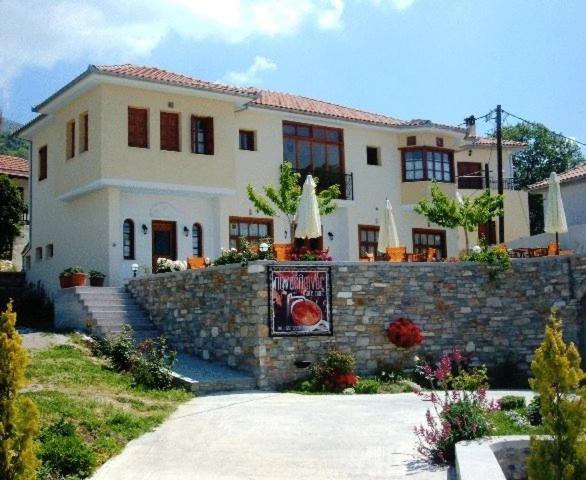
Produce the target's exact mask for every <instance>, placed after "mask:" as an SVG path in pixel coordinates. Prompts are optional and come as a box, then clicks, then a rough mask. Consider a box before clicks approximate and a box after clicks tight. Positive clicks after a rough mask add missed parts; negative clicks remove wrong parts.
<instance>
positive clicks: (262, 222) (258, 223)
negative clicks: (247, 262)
mask: <svg viewBox="0 0 586 480" xmlns="http://www.w3.org/2000/svg"><path fill="white" fill-rule="evenodd" d="M229 221H230V248H239V247H240V245H239V244H238V239H239V238H240V237H245V238H247V239H248V240H250V241H253V242H254V241H256V242H258V241H259V240H260V239H261V238H265V237H272V236H273V221H272V220H271V219H269V218H250V217H230V219H229Z"/></svg>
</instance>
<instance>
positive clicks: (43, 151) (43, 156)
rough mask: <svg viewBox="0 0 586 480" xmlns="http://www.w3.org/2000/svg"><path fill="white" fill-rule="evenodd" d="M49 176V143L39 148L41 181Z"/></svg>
mask: <svg viewBox="0 0 586 480" xmlns="http://www.w3.org/2000/svg"><path fill="white" fill-rule="evenodd" d="M45 178H47V145H45V146H44V147H41V148H39V181H41V180H45Z"/></svg>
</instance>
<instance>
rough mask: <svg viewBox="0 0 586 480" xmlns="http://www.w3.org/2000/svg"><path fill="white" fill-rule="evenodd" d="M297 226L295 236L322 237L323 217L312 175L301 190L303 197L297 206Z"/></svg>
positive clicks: (308, 176)
mask: <svg viewBox="0 0 586 480" xmlns="http://www.w3.org/2000/svg"><path fill="white" fill-rule="evenodd" d="M295 218H296V220H297V227H296V228H295V238H318V237H321V218H320V215H319V205H318V203H317V195H316V194H315V182H314V181H313V178H312V176H311V175H307V178H306V179H305V183H304V184H303V191H302V192H301V199H300V200H299V205H298V206H297V214H296V215H295Z"/></svg>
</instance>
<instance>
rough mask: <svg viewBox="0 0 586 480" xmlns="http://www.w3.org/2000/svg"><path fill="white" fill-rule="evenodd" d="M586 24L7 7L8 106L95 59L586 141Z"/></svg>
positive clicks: (444, 14) (486, 12) (4, 86)
mask: <svg viewBox="0 0 586 480" xmlns="http://www.w3.org/2000/svg"><path fill="white" fill-rule="evenodd" d="M585 18H586V2H584V1H581V0H559V1H554V0H551V1H544V0H490V1H487V0H485V1H477V0H474V1H473V0H296V1H290V0H257V1H246V0H213V1H209V0H142V1H138V0H85V1H82V0H50V1H48V0H22V1H16V0H0V45H2V48H1V49H0V102H1V103H0V107H1V109H2V111H3V114H4V116H5V117H7V118H10V119H13V120H17V121H20V122H24V121H27V120H29V119H30V118H32V116H33V114H32V113H31V111H30V107H31V106H32V105H34V104H37V103H40V102H41V101H42V100H43V99H44V98H46V97H47V96H48V95H50V94H51V93H53V92H54V91H55V90H57V89H58V88H60V87H61V86H63V85H64V84H65V83H67V82H68V81H69V80H71V79H72V78H73V77H75V76H76V75H78V74H79V73H81V72H82V71H83V70H84V69H85V68H87V65H88V64H92V63H93V64H115V63H136V64H142V65H153V66H158V67H161V68H166V69H169V70H172V71H176V72H180V73H185V74H188V75H192V76H195V77H198V78H203V79H206V80H221V81H226V82H229V83H241V84H245V85H255V86H259V87H263V88H267V89H271V90H277V91H286V92H292V93H297V94H302V95H306V96H309V97H313V98H318V99H322V100H328V101H332V102H334V103H339V104H343V105H348V106H353V107H357V108H362V109H365V110H369V111H374V112H377V113H384V114H388V115H392V116H396V117H398V118H402V119H412V118H426V119H431V120H433V121H437V122H444V123H449V124H460V123H461V122H462V120H463V118H464V117H465V116H468V115H470V114H484V113H486V112H488V111H489V110H491V109H492V108H494V106H495V105H496V104H497V103H501V104H502V105H503V108H504V109H505V110H508V111H510V112H512V113H515V114H517V115H520V116H521V117H524V118H527V119H530V120H534V121H540V122H543V123H545V124H546V125H547V126H548V127H550V128H552V129H553V130H556V131H561V132H563V133H564V134H566V135H568V136H572V137H575V138H577V139H578V140H581V141H583V142H586V91H585V87H586V28H584V19H585ZM507 121H508V122H509V123H511V122H513V120H512V119H510V118H509V119H508V120H507ZM480 126H481V127H482V126H483V125H482V124H481V125H480ZM484 127H485V128H487V127H488V125H484Z"/></svg>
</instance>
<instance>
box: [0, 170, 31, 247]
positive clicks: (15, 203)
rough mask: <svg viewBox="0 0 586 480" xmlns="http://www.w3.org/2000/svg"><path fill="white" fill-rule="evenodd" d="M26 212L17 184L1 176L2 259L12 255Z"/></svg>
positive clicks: (0, 227)
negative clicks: (15, 239)
mask: <svg viewBox="0 0 586 480" xmlns="http://www.w3.org/2000/svg"><path fill="white" fill-rule="evenodd" d="M25 210H26V205H25V203H24V199H23V198H22V194H21V193H20V190H19V189H18V187H17V186H16V184H15V183H14V182H13V181H12V180H11V179H10V178H9V177H8V176H7V175H0V257H4V256H7V255H9V254H10V253H11V251H12V242H13V241H14V238H15V237H16V236H17V235H19V233H20V227H21V225H22V215H23V213H24V212H25Z"/></svg>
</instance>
